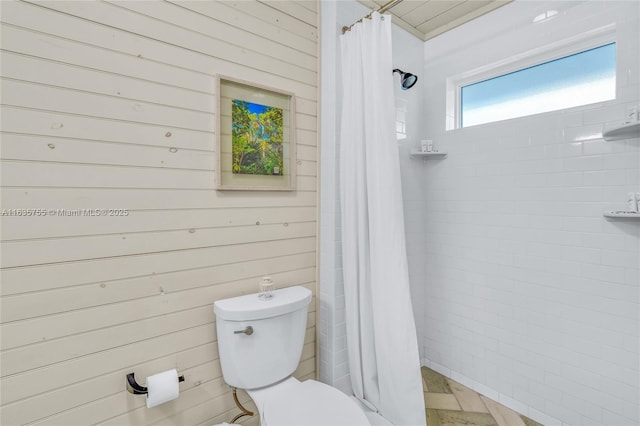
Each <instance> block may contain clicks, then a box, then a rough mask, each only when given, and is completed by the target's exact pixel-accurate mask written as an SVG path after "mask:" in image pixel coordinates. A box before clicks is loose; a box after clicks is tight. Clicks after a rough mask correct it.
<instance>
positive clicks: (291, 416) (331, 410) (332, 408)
mask: <svg viewBox="0 0 640 426" xmlns="http://www.w3.org/2000/svg"><path fill="white" fill-rule="evenodd" d="M260 414H261V418H262V426H300V425H304V426H329V425H331V426H369V425H370V423H369V421H368V420H367V417H366V416H365V414H364V412H363V411H362V409H361V408H360V407H359V406H358V405H357V404H355V403H354V402H353V401H352V400H351V399H350V398H349V397H348V396H347V395H345V394H344V393H342V392H340V391H339V390H337V389H335V388H333V387H331V386H329V385H326V384H324V383H320V382H317V381H315V380H307V381H304V382H300V383H299V384H297V385H295V386H287V387H286V388H285V389H282V391H280V392H275V393H273V394H272V395H271V396H270V397H269V398H267V399H266V400H265V401H264V406H263V411H262V412H261V413H260Z"/></svg>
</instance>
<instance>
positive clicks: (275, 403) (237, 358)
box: [213, 286, 370, 426]
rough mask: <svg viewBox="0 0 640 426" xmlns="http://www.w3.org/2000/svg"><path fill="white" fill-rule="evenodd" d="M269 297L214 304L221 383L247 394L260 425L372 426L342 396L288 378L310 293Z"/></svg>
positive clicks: (279, 293)
mask: <svg viewBox="0 0 640 426" xmlns="http://www.w3.org/2000/svg"><path fill="white" fill-rule="evenodd" d="M272 294H273V297H272V298H271V299H268V300H261V299H259V298H258V294H257V293H256V294H249V295H246V296H240V297H234V298H231V299H224V300H218V301H216V302H215V303H214V304H213V310H214V312H215V314H216V328H217V331H218V350H219V352H220V363H221V365H222V375H223V377H224V380H225V382H227V383H228V384H229V385H230V386H232V387H235V388H240V389H245V390H246V391H247V392H248V393H249V396H251V398H252V399H253V401H254V402H255V403H256V406H257V407H258V411H259V412H260V423H261V425H262V426H341V425H344V426H361V425H362V426H365V425H370V423H369V421H368V420H367V417H366V416H365V415H364V412H363V411H362V409H361V408H360V407H359V406H358V405H357V404H356V403H355V402H354V401H353V400H352V399H351V398H349V397H348V396H347V395H345V394H344V393H342V392H340V391H339V390H337V389H335V388H333V387H331V386H328V385H325V384H324V383H320V382H317V381H315V380H306V381H304V382H300V381H298V380H297V379H295V378H294V377H292V376H291V374H292V373H293V372H294V371H295V370H296V368H297V366H298V362H299V361H300V355H301V354H302V346H303V343H304V335H305V330H306V328H307V310H308V305H309V302H310V301H311V291H309V289H307V288H304V287H300V286H296V287H289V288H284V289H281V290H275V291H273V292H272Z"/></svg>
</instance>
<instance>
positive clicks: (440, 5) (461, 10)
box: [358, 0, 512, 40]
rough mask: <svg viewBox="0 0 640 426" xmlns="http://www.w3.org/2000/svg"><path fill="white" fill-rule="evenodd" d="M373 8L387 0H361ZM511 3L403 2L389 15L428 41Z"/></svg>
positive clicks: (498, 0) (479, 0)
mask: <svg viewBox="0 0 640 426" xmlns="http://www.w3.org/2000/svg"><path fill="white" fill-rule="evenodd" d="M358 1H359V2H360V3H362V4H364V5H365V6H367V7H368V8H370V9H378V8H379V7H380V6H382V5H384V4H385V3H387V2H388V1H387V0H358ZM511 1H512V0H403V1H402V2H400V3H398V4H397V5H396V6H394V7H393V8H391V9H389V10H388V11H387V12H386V13H390V14H392V15H394V17H393V22H394V23H395V24H397V25H398V26H400V27H402V28H404V29H405V30H407V31H409V32H410V33H411V34H413V35H415V36H416V37H418V38H420V39H422V40H429V39H430V38H433V37H435V36H437V35H438V34H442V33H443V32H445V31H448V30H450V29H452V28H455V27H457V26H459V25H462V24H464V23H465V22H468V21H470V20H472V19H474V18H477V17H478V16H481V15H484V14H485V13H487V12H490V11H492V10H494V9H497V8H499V7H501V6H504V5H505V4H508V3H510V2H511Z"/></svg>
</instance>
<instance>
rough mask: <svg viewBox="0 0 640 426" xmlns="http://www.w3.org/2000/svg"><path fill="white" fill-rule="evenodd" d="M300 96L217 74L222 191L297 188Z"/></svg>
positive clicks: (218, 160)
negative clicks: (298, 103)
mask: <svg viewBox="0 0 640 426" xmlns="http://www.w3.org/2000/svg"><path fill="white" fill-rule="evenodd" d="M295 114H296V108H295V95H294V94H293V93H291V92H286V91H283V90H279V89H274V88H272V87H267V86H263V85H261V84H256V83H251V82H247V81H244V80H238V79H235V78H231V77H226V76H222V75H217V76H216V131H215V134H216V182H215V188H216V189H217V190H241V191H293V190H295V187H296V185H295V184H296V181H295V176H296V141H295V133H296V125H295Z"/></svg>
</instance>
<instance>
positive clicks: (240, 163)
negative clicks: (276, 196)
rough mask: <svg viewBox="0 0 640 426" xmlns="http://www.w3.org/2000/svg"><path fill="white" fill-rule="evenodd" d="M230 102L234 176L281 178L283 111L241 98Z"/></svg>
mask: <svg viewBox="0 0 640 426" xmlns="http://www.w3.org/2000/svg"><path fill="white" fill-rule="evenodd" d="M231 102H232V105H231V145H232V159H233V160H232V161H233V165H232V169H233V173H234V174H252V175H271V176H282V175H283V162H284V151H283V143H282V139H283V121H282V108H276V107H271V106H266V105H260V104H255V103H252V102H246V101H242V100H238V99H233V100H232V101H231Z"/></svg>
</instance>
